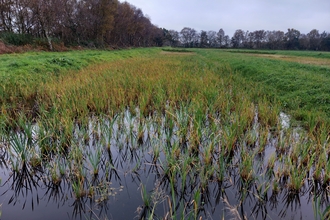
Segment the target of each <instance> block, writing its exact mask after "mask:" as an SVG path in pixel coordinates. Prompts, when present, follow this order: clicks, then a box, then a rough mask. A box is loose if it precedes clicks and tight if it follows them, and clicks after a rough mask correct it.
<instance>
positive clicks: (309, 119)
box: [0, 48, 330, 219]
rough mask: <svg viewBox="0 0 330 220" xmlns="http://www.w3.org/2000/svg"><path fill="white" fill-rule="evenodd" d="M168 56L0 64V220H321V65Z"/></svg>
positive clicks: (199, 54) (60, 56)
mask: <svg viewBox="0 0 330 220" xmlns="http://www.w3.org/2000/svg"><path fill="white" fill-rule="evenodd" d="M166 52H167V53H166V54H164V53H161V50H160V49H155V48H154V49H134V50H123V51H115V52H113V51H103V52H101V51H77V52H70V53H54V54H52V53H47V56H46V55H45V54H29V53H27V54H22V55H3V56H1V57H0V59H3V60H4V62H2V64H1V65H2V67H1V68H2V72H1V85H2V86H1V87H0V93H1V94H2V96H1V98H0V99H1V116H0V120H1V121H0V123H1V124H0V132H1V140H0V152H1V155H0V156H1V157H0V159H1V160H0V162H1V173H0V178H1V184H2V185H1V187H0V192H1V194H2V197H1V201H0V203H2V216H3V217H4V218H14V217H17V218H18V217H19V215H21V216H23V215H25V214H26V213H29V215H31V216H32V215H33V216H38V215H42V214H40V213H42V211H41V209H44V208H45V207H47V208H45V210H48V211H49V212H56V210H58V208H61V210H65V212H63V213H64V214H63V213H62V214H59V213H57V215H56V218H57V219H58V217H59V215H61V217H63V218H88V219H100V218H101V219H103V218H106V219H118V218H125V219H133V218H138V219H163V218H165V219H200V218H203V219H219V218H224V219H226V218H240V219H271V218H272V219H276V218H294V219H298V218H299V219H300V218H315V219H322V218H325V217H326V216H328V215H329V208H328V207H329V205H330V204H329V184H330V176H329V169H330V158H329V149H330V136H329V135H330V134H329V131H330V127H329V125H330V124H329V121H330V120H329V118H330V115H329V111H328V110H329V107H330V101H329V94H330V91H329V88H328V86H327V85H329V83H328V82H329V81H330V79H329V71H330V69H329V67H327V66H319V65H316V64H315V63H313V64H306V63H297V62H295V61H294V60H279V59H273V58H269V57H265V56H261V57H260V56H248V55H246V53H237V52H236V53H229V52H227V51H221V50H195V49H192V50H191V51H189V55H188V54H186V53H187V52H186V51H183V53H182V52H181V51H180V52H178V51H173V50H171V49H168V50H166ZM170 53H173V54H170ZM299 53H300V56H303V55H304V54H303V52H299ZM185 54H186V55H185ZM29 56H30V57H34V59H33V63H32V61H31V59H29V58H27V57H29ZM49 56H52V57H49ZM291 56H294V55H291ZM327 56H329V55H328V54H327ZM304 59H308V56H305V57H304ZM313 59H318V58H317V57H316V56H315V57H314V58H313ZM319 59H329V58H319ZM13 62H14V63H15V65H13V64H12V63H13ZM23 66H24V67H23ZM36 68H38V69H39V70H38V71H35V69H36ZM9 70H10V72H9ZM11 207H14V208H15V211H11V210H13V209H12V208H11ZM16 207H19V208H20V209H22V211H19V212H18V211H16ZM31 210H32V211H31ZM124 214H125V216H123V215H124ZM43 215H45V214H44V213H43ZM51 217H52V216H49V218H51ZM54 217H55V216H54Z"/></svg>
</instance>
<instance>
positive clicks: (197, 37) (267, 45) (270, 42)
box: [164, 27, 330, 51]
mask: <svg viewBox="0 0 330 220" xmlns="http://www.w3.org/2000/svg"><path fill="white" fill-rule="evenodd" d="M164 38H165V41H166V43H167V44H169V45H170V46H181V47H203V48H207V47H209V48H219V47H220V48H230V47H231V48H246V49H271V50H324V51H330V33H327V32H325V31H324V32H322V33H320V32H319V31H318V30H316V29H313V30H311V31H310V32H309V33H308V34H302V33H300V31H298V30H296V29H293V28H290V29H288V31H287V32H286V33H284V32H283V31H265V30H257V31H253V32H250V31H243V30H241V29H238V30H236V31H235V33H234V35H233V36H232V37H231V38H230V37H229V36H228V35H225V32H224V30H223V29H220V30H219V31H218V32H216V31H200V32H197V31H196V30H195V29H193V28H189V27H185V28H183V29H182V30H181V31H180V32H178V31H174V30H165V29H164Z"/></svg>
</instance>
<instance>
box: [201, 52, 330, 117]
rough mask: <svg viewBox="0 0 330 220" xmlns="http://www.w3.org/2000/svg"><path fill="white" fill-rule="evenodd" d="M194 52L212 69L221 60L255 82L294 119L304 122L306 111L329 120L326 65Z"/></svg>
mask: <svg viewBox="0 0 330 220" xmlns="http://www.w3.org/2000/svg"><path fill="white" fill-rule="evenodd" d="M196 52H197V53H198V54H199V55H201V56H202V57H204V58H205V59H206V60H207V61H208V63H209V64H208V65H212V68H219V66H223V63H225V64H227V65H229V67H230V68H231V69H232V72H233V73H234V74H235V75H237V76H239V77H242V78H244V79H245V80H246V81H247V82H248V83H251V84H254V85H256V86H257V88H258V89H259V91H258V93H260V94H262V95H266V96H268V97H269V100H272V99H275V100H278V101H279V102H280V103H281V106H282V109H283V110H285V111H287V112H289V113H290V114H292V115H293V116H294V117H295V118H296V119H297V120H301V121H305V122H306V121H307V120H308V119H307V118H308V114H309V113H310V112H312V114H313V115H317V116H316V117H318V118H319V119H321V120H324V121H329V119H330V87H329V83H330V67H325V66H318V65H311V64H302V63H297V62H290V61H283V60H276V59H272V58H269V57H255V56H247V55H246V54H245V53H242V54H238V53H227V52H222V51H217V50H197V51H196ZM265 52H267V51H265ZM276 53H280V54H290V55H296V56H307V57H308V56H313V57H314V56H317V55H316V52H306V53H304V52H301V51H297V52H295V51H289V52H286V51H280V52H276ZM324 54H326V55H325V56H326V57H329V58H330V53H326V52H324ZM329 58H327V59H329ZM210 63H212V64H210ZM247 87H248V85H247ZM256 98H257V97H256Z"/></svg>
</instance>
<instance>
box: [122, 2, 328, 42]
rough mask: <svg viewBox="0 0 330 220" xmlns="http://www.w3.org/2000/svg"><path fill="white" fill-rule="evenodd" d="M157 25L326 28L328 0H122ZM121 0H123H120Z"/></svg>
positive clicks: (227, 31)
mask: <svg viewBox="0 0 330 220" xmlns="http://www.w3.org/2000/svg"><path fill="white" fill-rule="evenodd" d="M126 1H127V2H129V3H131V4H132V5H134V6H136V7H137V8H140V9H142V11H143V13H144V14H145V15H148V16H149V17H150V19H151V22H152V23H153V24H154V25H157V26H158V27H161V28H166V29H173V30H177V31H180V30H181V29H182V28H184V27H191V28H194V29H196V30H197V31H201V30H205V31H210V30H214V31H218V30H219V29H220V28H222V29H223V30H224V31H225V34H228V35H229V37H232V35H233V33H234V32H235V30H237V29H242V30H244V31H247V30H248V31H255V30H262V29H263V30H270V31H272V30H280V31H284V32H286V31H287V29H288V28H294V29H297V30H299V31H300V32H301V33H304V34H307V33H308V32H309V31H311V30H312V29H318V30H319V31H320V32H323V31H326V32H330V0H126ZM121 2H124V0H121Z"/></svg>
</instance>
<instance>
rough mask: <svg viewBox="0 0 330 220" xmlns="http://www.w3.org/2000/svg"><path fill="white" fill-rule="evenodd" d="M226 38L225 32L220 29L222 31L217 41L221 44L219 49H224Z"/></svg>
mask: <svg viewBox="0 0 330 220" xmlns="http://www.w3.org/2000/svg"><path fill="white" fill-rule="evenodd" d="M224 38H225V31H224V30H223V29H222V28H220V30H219V31H218V33H217V40H218V43H219V47H222V46H223V45H224V41H225V39H224Z"/></svg>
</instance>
